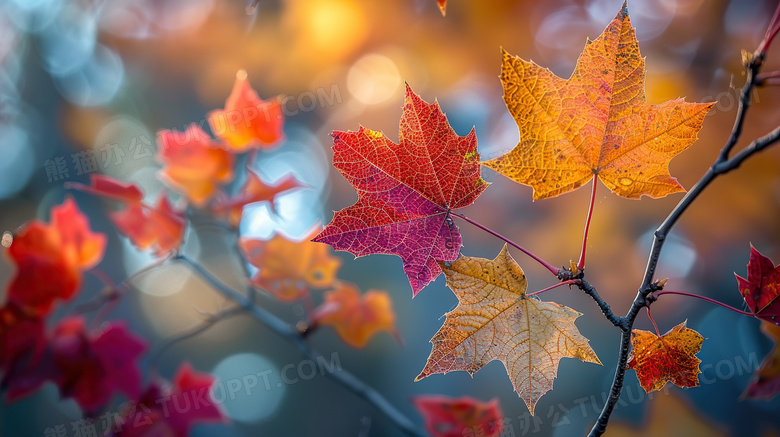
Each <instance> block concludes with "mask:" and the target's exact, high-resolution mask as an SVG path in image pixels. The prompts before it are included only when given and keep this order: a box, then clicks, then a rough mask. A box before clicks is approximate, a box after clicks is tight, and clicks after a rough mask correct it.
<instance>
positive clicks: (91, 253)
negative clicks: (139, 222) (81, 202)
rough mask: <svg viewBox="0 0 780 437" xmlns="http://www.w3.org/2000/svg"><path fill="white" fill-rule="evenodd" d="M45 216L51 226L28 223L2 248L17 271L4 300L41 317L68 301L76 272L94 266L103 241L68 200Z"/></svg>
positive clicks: (75, 287) (78, 277) (75, 283)
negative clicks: (60, 302) (56, 301)
mask: <svg viewBox="0 0 780 437" xmlns="http://www.w3.org/2000/svg"><path fill="white" fill-rule="evenodd" d="M51 217H52V220H51V224H46V223H44V222H41V221H40V220H32V221H30V222H28V223H27V224H26V225H25V226H24V227H23V228H22V229H21V230H20V231H19V233H18V234H17V235H15V236H14V240H13V244H12V245H11V247H10V248H9V249H8V255H9V256H10V257H11V260H12V261H13V262H14V264H16V268H17V270H16V275H15V276H14V278H13V279H12V280H11V283H10V284H9V286H8V300H9V301H11V302H14V303H16V304H17V305H19V306H20V307H22V308H27V309H28V310H30V311H33V312H35V313H37V314H41V315H43V314H46V313H48V312H49V310H50V309H51V308H52V305H53V304H54V301H55V300H56V299H58V298H59V299H63V300H65V299H68V298H70V297H72V296H73V294H74V293H75V292H76V290H78V289H79V287H80V286H81V273H82V272H83V271H84V270H87V269H90V268H92V267H94V266H95V265H96V264H97V263H99V262H100V260H101V259H102V258H103V253H104V250H105V247H106V236H105V235H104V234H100V233H94V232H92V231H91V229H90V227H89V219H87V217H86V216H85V215H84V214H82V213H81V211H79V209H78V206H77V205H76V202H75V201H74V200H73V199H72V198H70V197H68V198H67V199H65V202H64V203H63V204H61V205H59V206H55V207H54V208H52V211H51Z"/></svg>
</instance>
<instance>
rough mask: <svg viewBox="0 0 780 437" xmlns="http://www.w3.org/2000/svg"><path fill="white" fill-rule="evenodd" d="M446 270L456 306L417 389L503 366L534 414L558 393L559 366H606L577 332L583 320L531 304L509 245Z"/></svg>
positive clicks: (559, 309)
mask: <svg viewBox="0 0 780 437" xmlns="http://www.w3.org/2000/svg"><path fill="white" fill-rule="evenodd" d="M440 265H441V268H442V270H443V271H444V274H445V276H446V277H447V286H448V287H450V288H451V289H452V291H453V292H454V293H455V296H456V297H457V298H458V306H457V307H455V309H454V310H452V311H450V312H449V313H447V314H446V316H447V318H446V320H445V322H444V325H443V326H442V327H441V329H439V332H437V333H436V335H434V336H433V338H432V339H431V343H433V349H432V350H431V355H430V356H429V357H428V362H427V363H426V365H425V368H424V369H423V371H422V372H420V375H419V376H417V379H416V380H417V381H419V380H420V379H422V378H425V377H426V376H429V375H432V374H434V373H447V372H451V371H454V370H465V371H467V372H469V373H470V374H474V373H476V372H477V371H478V370H479V369H481V368H482V367H483V366H485V365H486V364H487V363H489V362H491V361H493V360H499V361H501V362H502V363H503V364H504V367H506V369H507V373H508V374H509V377H510V379H511V380H512V385H513V386H514V388H515V391H516V392H517V394H518V396H520V398H521V399H523V401H525V404H526V406H527V407H528V410H529V411H530V412H531V414H534V407H535V406H536V403H537V402H538V401H539V398H541V397H542V396H543V395H544V394H545V393H546V392H547V391H549V390H552V387H553V380H554V379H555V377H556V375H557V374H558V362H559V361H560V360H561V358H564V357H572V358H578V359H580V360H582V361H587V362H591V363H597V364H601V361H599V359H598V357H597V356H596V353H595V352H593V349H591V348H590V346H589V345H588V340H587V339H586V338H585V337H583V336H582V334H580V332H579V330H578V329H577V327H576V326H575V325H574V320H575V319H576V318H577V317H579V316H580V315H581V314H580V313H578V312H577V311H574V310H572V309H571V308H568V307H565V306H563V305H559V304H557V303H554V302H542V301H540V300H538V299H532V298H528V297H526V295H525V292H526V288H527V287H528V281H527V280H526V278H525V274H524V273H523V270H522V269H521V268H520V266H518V265H517V263H516V262H515V260H514V259H513V258H512V256H511V255H509V252H508V251H507V249H506V245H504V248H503V249H502V250H501V252H500V253H499V254H498V256H496V258H495V259H493V260H488V259H484V258H472V257H467V256H462V257H461V258H460V259H458V260H457V261H455V262H453V263H451V264H450V265H449V266H448V265H447V264H446V263H441V264H440Z"/></svg>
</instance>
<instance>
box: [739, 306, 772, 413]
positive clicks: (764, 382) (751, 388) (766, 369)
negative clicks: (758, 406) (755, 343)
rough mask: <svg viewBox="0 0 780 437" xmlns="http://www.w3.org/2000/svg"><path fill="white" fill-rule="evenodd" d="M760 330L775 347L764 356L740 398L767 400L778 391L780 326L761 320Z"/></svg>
mask: <svg viewBox="0 0 780 437" xmlns="http://www.w3.org/2000/svg"><path fill="white" fill-rule="evenodd" d="M761 330H762V331H764V334H766V336H767V337H769V338H771V339H772V341H774V342H775V347H774V348H772V350H771V351H770V352H769V353H768V354H767V355H766V358H764V361H763V362H762V363H761V367H760V368H759V369H758V370H757V371H756V373H755V375H753V379H752V380H751V381H750V383H749V384H748V386H747V388H746V389H745V393H744V394H743V395H742V396H744V397H746V398H765V399H767V400H769V399H772V398H773V397H775V396H776V395H777V392H778V391H780V347H778V345H780V326H777V325H775V324H773V323H770V322H767V321H765V320H762V321H761Z"/></svg>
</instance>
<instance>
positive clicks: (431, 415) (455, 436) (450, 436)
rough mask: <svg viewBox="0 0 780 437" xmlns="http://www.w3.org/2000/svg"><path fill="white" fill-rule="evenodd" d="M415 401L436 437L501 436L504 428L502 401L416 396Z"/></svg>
mask: <svg viewBox="0 0 780 437" xmlns="http://www.w3.org/2000/svg"><path fill="white" fill-rule="evenodd" d="M413 401H414V406H415V407H417V411H419V412H420V415H422V416H423V418H424V419H425V428H426V429H427V430H428V432H429V433H430V434H431V435H432V436H434V437H465V436H475V437H476V436H480V437H498V436H499V435H500V434H501V431H502V429H503V419H504V414H503V413H502V412H501V408H500V407H499V405H498V399H493V400H492V401H490V402H481V401H479V400H476V399H473V398H470V397H468V396H463V397H462V398H450V397H447V396H439V395H431V396H415V397H414V399H413Z"/></svg>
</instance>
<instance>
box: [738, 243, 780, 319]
mask: <svg viewBox="0 0 780 437" xmlns="http://www.w3.org/2000/svg"><path fill="white" fill-rule="evenodd" d="M734 276H736V277H737V285H738V287H739V292H740V293H741V294H742V297H743V298H744V299H745V303H746V304H747V307H748V308H749V309H750V311H751V312H752V313H753V314H755V316H756V317H758V318H759V319H762V320H766V321H767V322H769V323H774V324H775V325H778V326H780V299H778V298H777V297H778V296H780V266H777V267H775V264H774V263H773V262H772V260H771V259H769V258H767V257H765V256H764V255H762V254H761V252H759V251H758V250H756V248H755V247H753V246H752V245H751V246H750V261H748V264H747V279H745V278H742V277H741V276H739V275H737V274H736V273H735V274H734Z"/></svg>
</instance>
